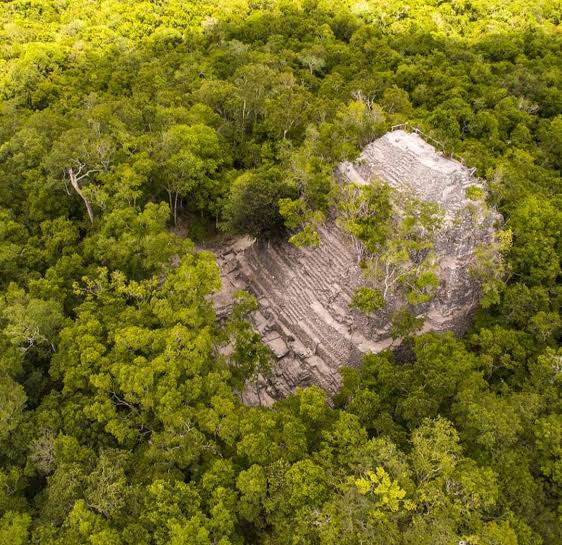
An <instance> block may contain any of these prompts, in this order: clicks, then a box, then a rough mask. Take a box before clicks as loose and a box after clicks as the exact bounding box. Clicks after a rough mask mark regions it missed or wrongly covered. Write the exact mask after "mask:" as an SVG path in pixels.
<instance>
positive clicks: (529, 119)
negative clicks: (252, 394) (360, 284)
mask: <svg viewBox="0 0 562 545" xmlns="http://www.w3.org/2000/svg"><path fill="white" fill-rule="evenodd" d="M0 22H1V24H0V44H1V47H0V180H1V183H0V543H1V544H2V545H4V543H5V544H6V545H28V544H33V545H39V544H40V545H180V544H181V545H183V544H186V543H189V544H195V545H246V544H248V545H249V544H251V545H295V544H302V545H304V544H315V545H357V544H358V543H369V544H376V545H396V544H402V545H436V544H439V545H449V544H452V543H455V544H456V543H459V542H460V541H461V540H464V541H466V542H467V543H471V544H473V545H499V544H502V545H558V544H559V543H560V542H561V541H562V536H561V535H560V528H561V525H560V508H559V506H560V497H561V493H562V476H561V475H562V471H561V461H560V460H561V452H560V440H561V433H562V432H561V429H562V427H561V422H560V406H561V405H560V392H561V391H562V371H561V369H562V364H561V361H562V360H561V358H562V354H561V352H560V348H559V345H560V340H561V337H560V335H561V325H560V305H561V303H562V289H561V285H560V279H561V274H560V270H561V269H560V267H561V255H562V254H561V251H562V250H561V248H562V239H561V236H562V235H561V229H560V225H562V217H561V212H560V210H561V209H562V199H561V194H562V182H561V179H560V172H559V170H560V166H561V165H560V162H561V150H562V147H561V142H562V130H561V129H562V122H561V108H562V91H561V89H562V85H561V84H560V74H561V73H562V65H561V60H560V59H561V58H562V57H561V55H560V37H559V36H560V34H559V25H560V2H559V1H558V0H555V1H554V0H553V1H549V2H547V1H543V0H529V1H527V2H522V1H521V0H506V1H504V2H497V1H494V0H472V1H470V2H468V1H464V0H455V1H447V2H430V1H428V0H390V1H387V2H381V1H378V0H367V1H363V2H347V1H344V2H334V1H329V0H318V1H309V0H272V1H268V2H249V1H247V0H232V1H231V0H225V1H221V2H218V1H215V0H202V1H198V2H194V1H188V2H185V1H183V2H179V1H177V0H163V1H159V2H142V1H137V0H124V1H121V2H117V1H115V0H108V1H104V2H88V1H85V0H67V1H65V2H59V1H54V0H32V1H27V0H15V1H11V2H2V3H0ZM405 121H410V122H411V123H412V124H415V125H418V126H420V127H422V128H423V130H424V132H427V133H429V134H432V135H433V136H434V137H436V138H439V139H441V140H442V141H444V142H445V144H446V147H447V151H454V152H455V153H456V154H458V155H461V156H463V157H464V158H465V160H466V162H467V164H468V165H469V166H474V167H476V168H477V173H478V175H479V176H480V177H483V178H484V177H485V178H487V180H488V186H489V191H488V192H487V195H486V199H488V200H490V203H491V204H493V205H494V206H496V207H497V208H498V209H499V211H500V212H501V213H502V215H503V217H504V219H505V222H506V231H505V232H500V233H499V234H498V238H497V240H496V241H494V243H492V244H491V245H489V246H488V247H486V248H481V249H480V250H479V252H478V256H477V260H476V262H475V264H474V274H475V276H476V278H478V279H479V280H480V281H481V284H482V291H483V295H484V298H483V300H482V308H481V309H480V310H479V312H478V314H477V316H476V317H475V321H474V323H473V325H472V326H470V327H471V329H470V334H469V335H468V336H467V338H465V339H464V340H461V339H458V338H455V337H454V336H453V335H451V334H427V335H421V336H419V337H417V338H415V339H414V338H412V334H413V333H414V332H416V333H417V332H418V330H419V328H420V327H421V325H422V324H421V321H420V320H419V319H417V318H416V312H415V310H416V306H417V305H419V304H423V303H425V302H427V301H428V300H429V299H430V298H431V297H432V296H433V295H434V293H435V290H436V288H437V278H436V275H435V270H434V267H433V262H432V259H433V257H432V252H431V247H432V239H433V236H434V233H435V232H436V230H437V229H438V227H439V225H440V222H441V220H442V214H441V213H440V211H439V210H438V209H436V208H435V207H432V206H431V205H427V204H423V203H420V202H419V201H418V200H416V199H413V198H410V197H407V196H406V197H402V200H401V201H400V202H398V199H399V198H400V196H399V195H396V194H394V193H393V192H391V191H390V190H389V188H388V187H386V186H384V185H383V184H373V185H372V186H369V187H365V188H359V187H356V186H353V185H346V186H344V187H342V188H339V186H338V185H337V184H336V183H335V179H334V167H335V166H336V165H337V164H338V163H339V162H340V161H342V160H345V159H348V160H349V159H354V158H355V157H356V156H357V154H358V153H359V151H360V149H361V147H362V146H364V145H365V144H367V143H368V142H369V141H371V140H372V139H373V138H375V137H377V136H379V135H381V134H383V133H384V132H386V131H387V130H388V129H389V128H390V126H392V125H394V124H397V123H402V122H405ZM71 174H72V175H74V176H77V177H79V178H80V179H79V180H78V187H79V189H80V191H81V192H82V195H80V193H79V192H78V191H77V190H76V188H75V187H74V186H73V185H72V176H71ZM75 181H76V180H75ZM466 196H467V197H468V198H471V199H477V200H480V199H481V198H483V195H481V194H480V192H479V191H476V190H475V189H474V188H468V189H467V195H466ZM87 205H89V207H90V211H89V212H90V213H91V216H92V220H93V221H91V220H90V218H89V213H88V206H87ZM334 206H336V207H337V209H338V210H339V212H338V214H339V221H340V223H341V225H342V227H344V228H345V229H346V230H347V231H348V232H349V233H350V234H351V235H353V237H355V239H356V242H357V243H358V244H360V245H361V246H362V247H363V249H364V250H365V255H364V259H363V262H362V265H363V266H364V271H365V284H366V285H365V287H364V288H362V289H361V290H359V291H358V292H357V294H356V297H355V303H357V304H358V306H360V307H363V309H364V310H367V311H368V312H373V311H374V312H376V311H377V309H378V308H379V307H382V305H383V302H384V301H383V300H384V298H385V296H386V297H388V296H389V294H398V293H400V294H401V297H402V299H403V307H402V308H401V309H400V310H399V312H398V313H397V314H396V315H395V316H394V317H393V318H392V319H393V324H392V325H393V336H394V337H395V338H396V339H400V340H401V343H400V345H401V346H400V349H399V350H398V351H397V352H396V354H393V353H392V352H390V351H386V352H383V353H380V354H376V355H373V354H369V355H367V356H365V358H364V362H363V365H362V366H360V367H359V366H358V367H353V368H343V369H342V376H343V384H342V387H341V389H340V391H339V392H338V394H337V395H336V396H335V397H334V398H333V399H329V398H328V396H327V394H326V393H325V392H323V391H321V390H320V389H319V388H317V387H304V386H305V384H303V385H302V386H303V387H302V388H299V389H297V391H296V392H295V393H294V394H293V395H291V396H288V397H287V398H286V399H284V400H282V401H279V402H277V403H275V404H274V405H273V406H272V407H252V408H250V407H246V406H244V405H243V404H242V403H241V402H240V397H241V393H242V389H243V388H245V387H252V386H253V384H254V381H255V380H257V379H258V376H259V375H260V374H266V373H268V372H269V367H270V364H271V355H270V352H269V350H268V349H267V348H266V347H265V346H264V345H263V344H262V342H261V338H260V335H258V334H257V333H256V332H255V331H253V329H252V327H251V326H250V324H249V322H248V319H249V317H250V315H251V313H252V312H253V311H254V310H255V309H256V301H255V300H254V299H252V298H251V297H250V296H248V295H247V294H246V295H241V296H240V297H239V299H238V302H237V305H236V306H235V308H234V309H233V312H232V314H231V316H230V318H229V319H227V320H226V321H225V322H223V323H217V322H216V320H215V316H214V312H213V309H212V302H211V296H212V294H213V293H214V292H215V291H216V290H217V289H218V287H219V284H220V281H219V274H218V269H217V266H216V263H215V260H214V258H213V256H212V255H211V254H209V253H206V252H204V251H199V250H198V251H196V250H195V249H194V245H193V243H192V242H191V241H190V240H189V239H187V238H185V236H186V235H187V236H188V237H191V238H197V242H198V243H201V244H202V246H203V247H206V246H207V244H214V242H215V241H214V240H211V238H212V235H214V234H216V229H217V226H218V227H219V228H220V227H221V226H225V227H227V228H228V230H229V231H230V232H232V231H239V232H242V231H243V232H249V233H251V234H253V235H257V236H260V237H261V236H263V235H265V234H267V235H271V236H285V237H286V238H290V240H291V241H292V242H293V243H294V244H296V245H297V246H305V245H307V246H317V245H319V244H321V240H320V237H319V231H320V230H319V226H320V225H321V223H322V222H323V221H325V219H326V218H327V217H329V216H330V214H331V213H332V210H333V209H334ZM396 210H400V211H401V213H400V214H396V213H395V211H396ZM284 229H287V230H288V231H289V232H288V233H286V232H284ZM178 235H180V236H178ZM420 255H423V256H424V259H422V260H421V262H420V260H419V259H418V258H419V256H420ZM499 255H502V256H503V259H502V260H499V259H498V256H499ZM506 278H507V285H506V283H505V279H506ZM377 290H378V291H377ZM381 294H382V296H383V297H382V298H381ZM468 325H469V324H468V322H467V326H468ZM395 344H398V343H395ZM395 360H396V361H395ZM338 363H341V364H345V363H347V362H338ZM271 371H272V373H275V372H277V371H278V370H276V369H272V370H271ZM282 393H283V394H284V392H282Z"/></svg>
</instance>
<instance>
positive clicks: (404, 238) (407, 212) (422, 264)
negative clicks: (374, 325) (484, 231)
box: [338, 183, 443, 312]
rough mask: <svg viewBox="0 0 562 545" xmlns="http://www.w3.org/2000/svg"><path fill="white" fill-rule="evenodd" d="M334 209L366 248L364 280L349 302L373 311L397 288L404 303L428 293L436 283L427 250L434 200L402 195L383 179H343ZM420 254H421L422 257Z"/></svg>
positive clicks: (435, 218) (437, 216)
mask: <svg viewBox="0 0 562 545" xmlns="http://www.w3.org/2000/svg"><path fill="white" fill-rule="evenodd" d="M338 213H339V218H338V222H339V224H340V225H341V226H342V227H343V228H344V229H345V230H346V231H348V232H349V233H350V234H351V235H352V236H353V237H354V239H357V241H358V242H359V244H360V245H361V248H362V249H363V253H364V254H365V255H364V258H363V261H362V267H363V270H364V275H365V280H366V283H367V285H366V286H365V287H364V288H362V291H361V292H358V293H357V294H356V296H355V297H354V300H352V306H355V307H356V308H360V309H361V310H364V311H365V312H373V311H376V310H378V309H380V308H382V307H383V306H384V302H385V301H386V300H387V298H388V297H389V296H390V295H392V294H395V293H400V292H401V294H402V295H403V298H404V299H405V302H406V303H408V304H409V305H417V304H423V303H426V302H427V301H429V300H430V299H431V297H432V295H433V294H434V293H435V291H436V289H437V288H438V287H439V281H438V278H437V276H436V275H435V273H434V272H433V271H432V268H433V255H432V253H431V248H432V246H433V235H434V233H435V231H436V230H437V229H438V227H439V225H440V224H441V221H442V215H443V214H442V212H441V210H440V209H439V207H438V206H437V205H435V204H433V203H429V202H421V201H419V200H417V199H413V198H409V197H404V196H401V195H399V194H397V193H396V192H395V191H393V190H392V189H391V188H390V187H389V186H388V185H386V184H384V183H380V184H376V183H375V184H370V185H368V186H356V185H354V184H345V185H343V186H342V187H341V189H340V194H339V195H338ZM420 254H423V255H424V257H423V259H421V260H420V259H419V257H418V256H419V255H420ZM365 290H370V291H365ZM375 293H376V294H380V297H381V298H382V300H381V301H379V300H378V295H377V297H375V296H374V294H375ZM369 294H370V295H369ZM369 300H371V301H372V304H371V303H369Z"/></svg>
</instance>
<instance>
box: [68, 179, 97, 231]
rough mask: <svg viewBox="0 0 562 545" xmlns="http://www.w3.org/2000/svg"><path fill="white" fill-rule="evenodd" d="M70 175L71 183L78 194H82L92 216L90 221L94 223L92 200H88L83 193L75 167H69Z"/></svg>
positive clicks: (89, 214) (81, 196) (89, 215)
mask: <svg viewBox="0 0 562 545" xmlns="http://www.w3.org/2000/svg"><path fill="white" fill-rule="evenodd" d="M68 177H69V178H70V183H71V185H72V187H73V188H74V191H76V193H78V195H79V196H80V198H81V199H82V200H83V201H84V204H85V205H86V211H87V212H88V217H89V218H90V223H94V212H93V210H92V205H91V204H90V201H88V199H87V198H86V196H85V195H84V193H82V190H81V189H80V185H79V184H78V178H77V176H76V173H75V172H74V169H72V168H69V169H68Z"/></svg>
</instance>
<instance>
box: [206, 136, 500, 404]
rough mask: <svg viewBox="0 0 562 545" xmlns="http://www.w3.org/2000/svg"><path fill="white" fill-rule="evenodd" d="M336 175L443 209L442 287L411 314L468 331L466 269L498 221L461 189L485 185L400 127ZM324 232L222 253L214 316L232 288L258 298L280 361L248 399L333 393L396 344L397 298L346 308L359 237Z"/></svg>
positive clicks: (239, 245) (474, 288)
mask: <svg viewBox="0 0 562 545" xmlns="http://www.w3.org/2000/svg"><path fill="white" fill-rule="evenodd" d="M338 176H339V178H340V180H342V183H346V182H349V181H351V182H354V183H359V184H368V183H370V181H371V180H373V179H375V178H379V179H383V180H384V181H386V182H387V183H388V184H389V185H391V186H392V187H393V188H395V189H396V190H398V191H400V192H407V194H408V195H411V196H416V197H417V198H420V199H422V200H429V201H434V202H437V203H439V204H440V205H441V206H442V208H443V210H444V213H445V217H444V222H443V226H442V227H441V229H440V230H439V231H438V233H437V235H436V238H435V241H434V243H435V247H434V250H435V254H436V259H437V264H438V265H437V275H438V277H439V281H440V286H439V289H438V291H437V294H436V295H435V296H434V297H433V299H432V300H431V301H430V302H429V303H426V304H424V305H418V306H417V307H415V308H414V310H415V313H416V314H417V316H418V317H421V318H423V320H424V326H423V330H422V331H424V332H425V331H442V330H447V329H452V330H457V331H462V329H463V328H464V327H465V326H466V323H467V319H468V317H469V315H470V313H471V311H472V310H473V309H474V307H475V305H476V304H477V302H478V298H479V286H478V284H477V283H476V282H475V281H474V280H473V278H472V276H471V274H470V267H471V264H472V263H473V260H474V250H475V248H476V247H477V246H478V245H481V244H487V243H489V242H491V241H492V240H493V237H494V224H495V223H497V221H498V220H499V216H498V214H497V213H496V212H494V211H493V210H490V209H489V208H488V207H487V206H486V204H485V203H484V202H483V201H478V202H474V201H469V199H467V197H466V195H465V190H466V189H467V188H468V187H469V186H480V187H482V183H481V181H479V180H477V179H475V178H474V177H473V176H472V175H471V172H470V171H469V170H468V169H467V168H466V167H464V166H463V165H461V164H460V163H458V162H456V161H452V160H449V159H447V158H445V157H443V156H442V155H441V154H440V153H438V152H437V151H436V150H435V148H433V147H432V146H431V145H429V144H428V143H426V142H425V141H424V140H423V139H422V138H420V137H419V136H417V135H416V134H410V133H407V132H404V131H401V130H400V131H393V132H390V133H387V134H386V135H384V136H383V137H382V138H379V139H378V140H376V141H374V142H372V143H371V144H369V145H368V146H366V147H365V149H364V150H363V152H362V153H361V155H360V157H359V158H358V159H357V161H355V162H354V163H353V164H351V163H343V164H342V165H340V167H339V169H338ZM320 236H321V244H320V246H319V247H318V248H314V249H309V248H307V249H297V248H295V247H294V246H292V245H291V244H289V243H287V242H277V243H273V242H265V241H255V240H253V239H250V238H248V237H243V238H240V239H238V240H237V241H235V242H234V243H233V244H231V245H229V246H228V247H226V248H222V249H221V250H220V251H219V252H217V259H218V262H219V265H220V267H221V271H222V279H223V289H222V291H221V293H220V294H218V295H217V297H216V306H217V311H218V314H219V315H224V314H226V313H228V310H229V308H230V306H231V304H232V293H233V292H234V291H235V290H237V289H241V288H243V289H247V290H248V291H250V292H252V293H253V294H255V295H256V297H257V299H258V302H259V310H258V311H257V312H255V314H254V316H253V322H254V326H255V327H256V329H257V330H258V331H259V332H260V333H261V334H262V337H263V340H264V342H265V343H266V344H268V345H269V346H270V348H271V350H272V351H273V353H274V354H275V357H276V358H277V362H276V364H275V365H274V369H273V374H272V376H271V377H269V378H268V379H267V380H266V379H264V378H263V377H260V379H259V380H258V381H257V383H256V384H252V385H250V386H248V388H247V389H246V391H245V392H244V395H243V397H244V401H245V402H246V403H248V404H270V403H272V402H273V401H274V400H275V399H279V398H281V397H284V396H285V395H287V394H288V393H290V392H291V391H292V390H294V388H296V387H297V386H306V385H311V384H316V385H318V386H320V387H322V388H324V389H325V390H326V391H327V392H329V393H334V392H335V391H336V390H337V388H338V386H339V384H340V375H339V372H338V370H339V369H340V368H341V367H342V366H344V365H358V364H359V363H360V362H361V358H362V355H363V354H364V353H366V352H379V351H381V350H384V349H385V348H388V347H390V346H392V345H393V340H392V339H391V337H390V333H389V331H390V317H391V315H392V313H393V312H394V311H395V310H396V305H395V304H393V302H392V301H390V302H389V303H387V305H386V306H385V308H384V309H383V310H381V311H378V312H376V313H374V314H373V315H370V316H368V317H367V316H365V315H364V314H363V313H361V312H359V311H356V310H351V309H350V308H349V303H350V300H351V296H352V294H353V292H354V290H355V289H356V288H357V287H360V286H362V285H363V284H364V279H363V273H362V271H361V269H360V268H359V266H358V262H359V250H358V248H357V243H356V241H354V240H353V239H352V237H351V236H350V235H349V234H347V233H346V232H344V231H343V230H342V229H340V228H339V227H338V226H337V225H336V224H335V223H334V222H333V221H328V222H327V223H326V224H325V225H324V226H322V227H321V228H320ZM394 344H396V342H394Z"/></svg>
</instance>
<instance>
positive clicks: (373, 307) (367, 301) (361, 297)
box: [351, 286, 384, 313]
mask: <svg viewBox="0 0 562 545" xmlns="http://www.w3.org/2000/svg"><path fill="white" fill-rule="evenodd" d="M351 306H352V307H355V308H358V309H359V310H361V311H363V312H365V313H369V312H376V311H377V310H380V309H381V308H383V307H384V298H383V296H382V293H381V292H380V291H379V290H374V289H373V288H369V287H367V286H363V287H361V288H357V289H356V290H355V293H354V294H353V297H352V298H351Z"/></svg>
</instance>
